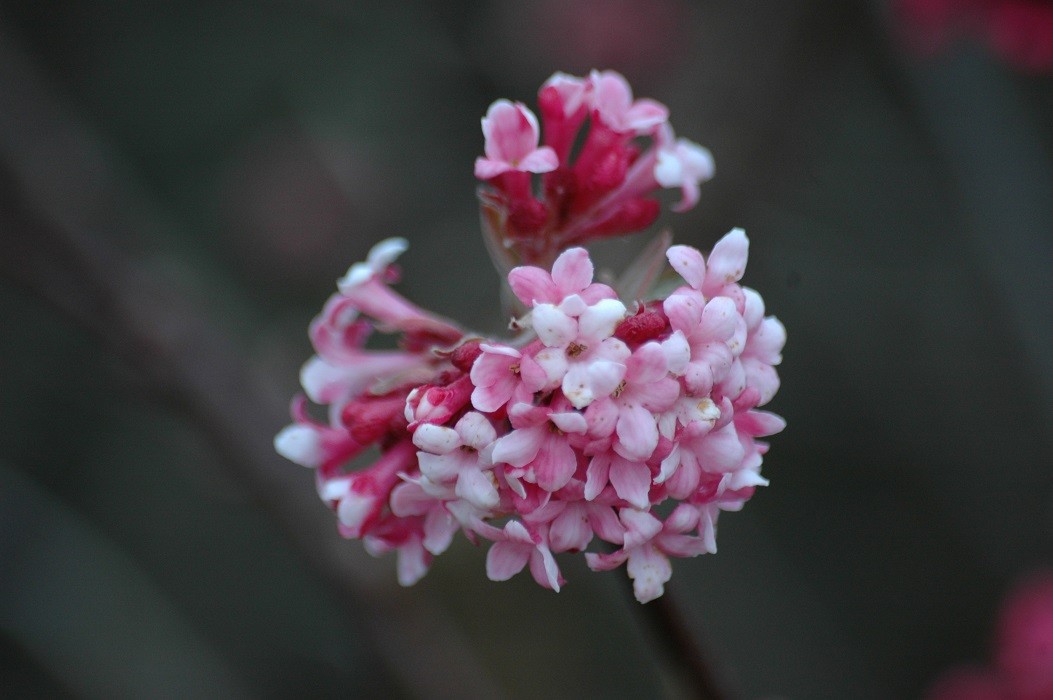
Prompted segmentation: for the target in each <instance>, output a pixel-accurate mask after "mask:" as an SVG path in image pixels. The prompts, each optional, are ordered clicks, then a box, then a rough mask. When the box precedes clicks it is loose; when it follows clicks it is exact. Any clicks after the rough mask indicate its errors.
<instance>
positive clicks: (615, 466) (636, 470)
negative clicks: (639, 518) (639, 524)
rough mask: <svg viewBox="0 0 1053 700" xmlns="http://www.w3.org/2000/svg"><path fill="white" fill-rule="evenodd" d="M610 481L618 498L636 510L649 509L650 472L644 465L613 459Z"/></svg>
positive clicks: (622, 459)
mask: <svg viewBox="0 0 1053 700" xmlns="http://www.w3.org/2000/svg"><path fill="white" fill-rule="evenodd" d="M610 480H611V485H612V486H613V487H614V492H615V493H617V494H618V497H619V498H624V499H625V500H626V501H628V502H629V503H631V504H632V505H634V506H635V507H637V508H641V509H644V508H649V507H650V505H651V501H650V499H649V498H648V492H649V491H650V488H651V470H650V469H648V468H647V465H646V464H640V463H639V462H630V461H629V460H627V459H625V458H623V457H615V458H614V460H613V462H612V464H611V471H610Z"/></svg>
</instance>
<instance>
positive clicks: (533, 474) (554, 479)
mask: <svg viewBox="0 0 1053 700" xmlns="http://www.w3.org/2000/svg"><path fill="white" fill-rule="evenodd" d="M509 417H510V418H511V421H512V428H513V430H512V431H511V432H509V433H508V434H507V435H505V436H503V437H501V438H498V439H497V441H496V442H494V445H493V450H492V451H491V453H490V457H491V459H492V460H493V461H494V462H495V463H498V462H500V463H505V464H509V465H511V466H512V467H516V471H515V472H513V473H512V474H511V475H512V476H513V477H515V478H523V479H525V480H526V481H529V482H531V483H535V484H537V485H538V486H540V487H541V488H543V489H544V490H546V491H556V490H558V489H561V488H563V487H564V486H565V485H566V484H567V482H568V481H570V479H571V477H572V476H574V472H575V471H576V470H577V468H578V456H577V453H576V452H575V450H574V449H573V448H572V447H571V444H570V440H569V438H568V437H567V434H568V433H578V434H581V433H584V432H585V431H586V429H587V427H588V426H587V424H586V422H585V417H584V416H583V415H581V414H580V413H578V412H576V411H573V410H570V407H569V406H560V405H558V404H557V405H554V406H551V407H544V408H543V407H540V406H537V407H531V406H528V405H526V404H518V405H517V406H516V407H515V408H514V409H513V410H512V411H511V412H510V414H509Z"/></svg>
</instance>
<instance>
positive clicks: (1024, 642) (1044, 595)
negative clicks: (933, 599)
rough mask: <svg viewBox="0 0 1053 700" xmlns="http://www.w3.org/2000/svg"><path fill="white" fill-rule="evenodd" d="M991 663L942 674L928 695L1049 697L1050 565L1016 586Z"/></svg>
mask: <svg viewBox="0 0 1053 700" xmlns="http://www.w3.org/2000/svg"><path fill="white" fill-rule="evenodd" d="M994 656H995V658H994V664H993V665H991V666H988V667H964V668H958V669H955V670H953V671H949V672H948V673H946V674H944V675H943V676H942V677H941V678H940V679H939V680H938V681H937V683H936V684H935V685H934V686H933V687H932V688H931V689H930V690H929V692H928V694H927V695H926V696H925V697H926V699H927V700H1049V699H1050V698H1053V571H1046V572H1044V573H1042V574H1040V575H1037V576H1035V577H1033V578H1031V579H1029V580H1027V581H1025V582H1024V583H1022V584H1021V585H1020V586H1018V587H1017V588H1016V590H1014V591H1013V593H1012V594H1011V595H1010V596H1009V597H1008V598H1007V599H1006V601H1005V603H1004V604H1003V605H1002V610H1001V612H1000V614H999V618H998V627H997V636H996V643H995V655H994Z"/></svg>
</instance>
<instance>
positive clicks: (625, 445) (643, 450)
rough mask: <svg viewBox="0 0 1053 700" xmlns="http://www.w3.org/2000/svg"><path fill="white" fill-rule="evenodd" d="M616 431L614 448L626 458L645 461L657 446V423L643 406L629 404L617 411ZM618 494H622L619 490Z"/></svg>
mask: <svg viewBox="0 0 1053 700" xmlns="http://www.w3.org/2000/svg"><path fill="white" fill-rule="evenodd" d="M617 432H618V443H617V445H616V446H615V448H614V449H615V451H616V452H617V453H618V454H620V455H621V456H622V457H624V458H626V459H629V460H633V461H637V462H645V461H647V460H648V459H649V458H650V457H651V455H652V454H653V453H654V448H655V447H657V446H658V425H657V423H656V422H655V417H654V414H653V413H651V412H650V411H648V410H647V409H646V408H644V407H643V406H629V407H627V408H623V409H622V410H621V411H619V413H618V429H617ZM613 478H614V477H613V474H612V480H613ZM615 490H617V485H616V486H615ZM618 495H622V494H621V492H619V494H618ZM622 497H623V498H625V496H622Z"/></svg>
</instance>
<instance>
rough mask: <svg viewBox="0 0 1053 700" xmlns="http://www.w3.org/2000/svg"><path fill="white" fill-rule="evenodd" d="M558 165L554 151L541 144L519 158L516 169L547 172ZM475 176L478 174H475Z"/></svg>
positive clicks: (529, 171)
mask: <svg viewBox="0 0 1053 700" xmlns="http://www.w3.org/2000/svg"><path fill="white" fill-rule="evenodd" d="M558 167H559V158H558V157H557V156H556V152H555V151H553V150H552V149H551V148H550V147H548V146H542V147H541V148H538V149H537V150H535V151H532V152H530V153H528V154H527V155H525V156H524V157H523V158H521V159H520V160H519V168H518V169H519V170H522V171H525V172H528V173H548V172H552V171H553V170H555V169H556V168H558ZM476 177H479V176H478V175H476ZM480 179H481V178H480Z"/></svg>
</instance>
